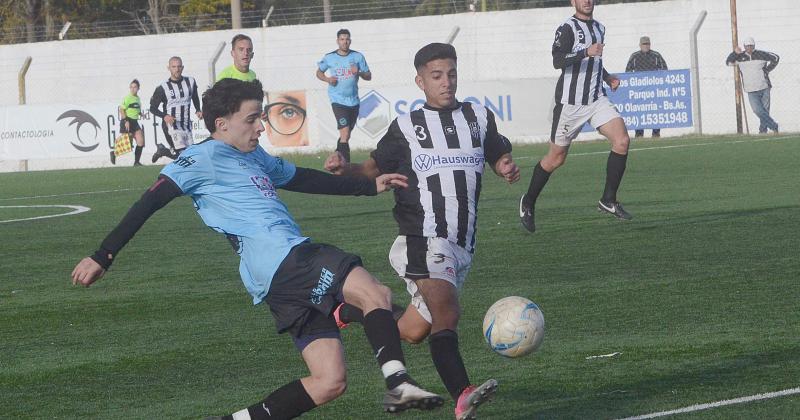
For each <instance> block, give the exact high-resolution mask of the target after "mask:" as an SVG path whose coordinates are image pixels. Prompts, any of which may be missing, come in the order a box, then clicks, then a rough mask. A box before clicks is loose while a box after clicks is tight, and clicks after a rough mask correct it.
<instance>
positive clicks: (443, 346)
mask: <svg viewBox="0 0 800 420" xmlns="http://www.w3.org/2000/svg"><path fill="white" fill-rule="evenodd" d="M428 344H429V345H430V347H431V358H432V359H433V365H434V366H436V371H437V372H439V377H441V378H442V382H444V386H445V388H447V392H449V393H450V396H452V397H453V401H458V397H459V395H461V392H462V391H463V390H464V388H466V387H468V386H469V377H468V376H467V368H466V367H464V361H463V360H462V359H461V353H459V351H458V334H456V332H455V331H453V330H441V331H437V332H436V333H435V334H431V336H430V338H428Z"/></svg>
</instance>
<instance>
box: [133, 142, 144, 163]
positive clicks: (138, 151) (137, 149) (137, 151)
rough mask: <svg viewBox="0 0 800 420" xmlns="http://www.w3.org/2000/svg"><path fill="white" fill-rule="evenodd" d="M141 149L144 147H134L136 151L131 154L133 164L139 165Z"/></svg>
mask: <svg viewBox="0 0 800 420" xmlns="http://www.w3.org/2000/svg"><path fill="white" fill-rule="evenodd" d="M142 149H144V146H139V145H138V144H137V145H136V150H135V151H134V152H133V157H134V162H136V163H141V162H139V159H141V158H142Z"/></svg>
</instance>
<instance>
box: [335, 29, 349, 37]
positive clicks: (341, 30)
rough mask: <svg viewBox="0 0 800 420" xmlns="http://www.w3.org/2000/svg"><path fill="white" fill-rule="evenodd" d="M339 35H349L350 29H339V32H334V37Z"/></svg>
mask: <svg viewBox="0 0 800 420" xmlns="http://www.w3.org/2000/svg"><path fill="white" fill-rule="evenodd" d="M339 35H347V36H350V31H349V30H347V29H339V32H336V38H339Z"/></svg>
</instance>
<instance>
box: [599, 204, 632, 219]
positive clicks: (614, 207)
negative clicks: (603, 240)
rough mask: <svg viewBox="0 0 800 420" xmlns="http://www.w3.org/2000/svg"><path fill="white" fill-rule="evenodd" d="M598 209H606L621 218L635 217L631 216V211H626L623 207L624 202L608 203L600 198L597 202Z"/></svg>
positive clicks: (601, 210)
mask: <svg viewBox="0 0 800 420" xmlns="http://www.w3.org/2000/svg"><path fill="white" fill-rule="evenodd" d="M597 211H600V212H603V211H604V212H606V213H608V214H610V215H612V216H614V217H616V218H617V219H620V220H631V219H633V216H631V214H630V213H628V212H627V211H625V209H624V208H622V204H620V203H619V202H615V203H608V204H606V203H604V202H603V201H602V200H600V201H598V202H597Z"/></svg>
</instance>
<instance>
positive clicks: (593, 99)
mask: <svg viewBox="0 0 800 420" xmlns="http://www.w3.org/2000/svg"><path fill="white" fill-rule="evenodd" d="M571 2H572V6H574V7H575V15H573V16H572V17H570V18H569V19H567V20H566V21H565V22H564V23H563V24H562V25H561V26H559V28H558V29H557V30H556V36H555V40H554V41H553V50H552V51H553V67H555V68H557V69H561V77H560V78H559V79H558V84H557V85H556V106H555V108H554V109H553V126H552V129H551V132H550V150H549V151H548V152H547V154H546V155H545V156H544V157H543V158H542V160H540V161H539V163H537V164H536V166H535V167H534V168H533V176H532V177H531V182H530V185H529V186H528V192H527V193H526V194H524V195H523V196H522V197H521V198H520V201H519V216H520V220H521V221H522V225H523V226H524V227H525V229H527V230H528V231H530V232H534V231H535V230H536V225H535V224H534V207H535V205H536V199H537V198H538V197H539V193H541V191H542V189H543V188H544V186H545V184H547V181H548V179H549V178H550V174H552V173H553V171H555V170H556V169H558V168H559V167H560V166H561V165H563V164H564V161H565V160H566V158H567V153H569V146H570V144H571V143H572V140H574V139H575V137H577V136H578V134H579V133H580V132H581V129H582V128H583V126H584V124H586V123H587V122H588V123H589V124H591V125H592V127H595V128H597V130H598V131H600V134H602V135H604V136H605V137H606V138H608V139H609V140H610V141H611V153H610V154H609V156H608V163H607V166H606V184H605V190H604V191H603V196H602V197H601V198H600V201H599V202H598V203H597V209H598V211H602V212H606V213H610V214H611V215H613V216H614V217H617V218H619V219H623V220H629V219H631V218H632V216H631V215H630V213H628V212H626V211H625V209H623V208H622V205H621V204H620V203H619V201H617V190H618V189H619V185H620V182H622V175H623V174H624V173H625V166H626V163H627V159H628V145H629V144H630V137H629V136H628V131H627V128H625V123H624V122H623V121H622V117H621V116H620V115H619V112H617V110H616V108H614V105H613V104H612V103H611V101H609V100H608V97H607V96H606V90H605V88H604V87H603V82H604V81H605V82H606V83H608V85H609V86H611V89H612V90H616V89H617V87H619V79H618V78H617V77H615V76H613V75H610V74H609V73H608V72H607V71H606V70H605V69H604V68H603V47H604V45H605V33H606V28H605V26H603V24H601V23H600V22H598V21H596V20H594V19H593V18H592V15H593V13H594V0H572V1H571Z"/></svg>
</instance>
